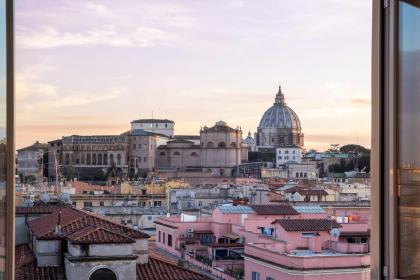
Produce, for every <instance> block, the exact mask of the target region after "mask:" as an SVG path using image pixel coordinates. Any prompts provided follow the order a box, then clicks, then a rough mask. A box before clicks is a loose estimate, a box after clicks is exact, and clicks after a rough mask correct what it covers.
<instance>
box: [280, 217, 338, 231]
mask: <svg viewBox="0 0 420 280" xmlns="http://www.w3.org/2000/svg"><path fill="white" fill-rule="evenodd" d="M275 223H278V224H280V226H281V227H282V228H284V230H286V231H329V230H331V229H332V228H339V227H341V225H340V224H339V223H337V222H336V221H334V220H328V219H296V220H294V219H277V220H275V221H274V222H272V224H275Z"/></svg>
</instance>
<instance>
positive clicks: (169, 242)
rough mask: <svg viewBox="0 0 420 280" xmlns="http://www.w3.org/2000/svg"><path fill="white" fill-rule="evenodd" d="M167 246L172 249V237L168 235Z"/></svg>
mask: <svg viewBox="0 0 420 280" xmlns="http://www.w3.org/2000/svg"><path fill="white" fill-rule="evenodd" d="M168 246H169V247H172V235H171V234H168Z"/></svg>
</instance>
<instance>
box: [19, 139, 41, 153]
mask: <svg viewBox="0 0 420 280" xmlns="http://www.w3.org/2000/svg"><path fill="white" fill-rule="evenodd" d="M48 147H49V145H48V144H46V143H39V142H38V141H37V142H35V143H34V144H32V145H30V146H28V147H25V148H22V149H19V150H17V151H18V152H19V151H39V150H44V151H46V150H48Z"/></svg>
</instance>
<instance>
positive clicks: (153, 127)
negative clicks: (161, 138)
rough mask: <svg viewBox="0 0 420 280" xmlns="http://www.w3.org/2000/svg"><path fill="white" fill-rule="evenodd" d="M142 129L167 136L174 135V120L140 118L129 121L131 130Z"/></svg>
mask: <svg viewBox="0 0 420 280" xmlns="http://www.w3.org/2000/svg"><path fill="white" fill-rule="evenodd" d="M135 129H142V130H144V131H147V132H153V133H158V134H163V135H166V136H168V137H172V136H173V135H174V130H175V122H174V121H171V120H168V119H140V120H134V121H132V122H131V130H135Z"/></svg>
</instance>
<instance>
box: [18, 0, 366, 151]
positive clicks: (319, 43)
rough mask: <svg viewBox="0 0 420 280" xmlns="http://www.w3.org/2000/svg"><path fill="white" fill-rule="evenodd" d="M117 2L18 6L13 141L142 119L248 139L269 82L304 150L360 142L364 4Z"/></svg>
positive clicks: (269, 94)
mask: <svg viewBox="0 0 420 280" xmlns="http://www.w3.org/2000/svg"><path fill="white" fill-rule="evenodd" d="M311 3H312V2H311ZM124 4H125V5H122V4H121V2H114V1H100V2H99V1H96V2H95V1H43V2H42V3H36V4H35V3H33V2H32V1H19V2H18V3H17V5H16V48H17V49H16V64H17V65H16V66H17V75H16V80H17V84H16V89H17V101H16V102H17V112H16V115H17V148H21V147H24V146H27V145H30V144H32V143H33V142H35V141H37V140H39V141H41V142H45V141H50V140H54V139H57V138H61V136H64V135H71V134H80V135H94V134H119V133H122V132H125V131H127V130H129V123H130V121H132V120H134V119H139V118H150V117H152V115H153V117H155V118H168V119H171V120H174V121H175V123H176V128H175V129H176V130H175V132H176V134H198V132H199V130H200V127H201V126H204V125H207V126H211V125H213V124H214V123H215V122H216V121H219V120H224V121H226V122H227V123H228V124H229V125H230V126H232V127H237V126H241V127H242V130H243V132H244V134H245V135H246V134H247V133H248V131H251V132H252V133H254V132H255V131H256V128H257V126H258V123H259V121H260V119H261V116H262V115H263V113H264V112H265V110H266V109H267V108H268V107H270V106H271V105H272V103H273V101H274V97H275V94H276V92H277V89H278V85H279V84H281V85H282V88H283V91H284V93H285V97H286V100H287V103H288V105H289V106H290V107H291V108H293V109H294V110H295V112H296V113H297V114H298V115H299V117H300V119H301V122H302V131H303V133H304V134H305V146H306V147H307V148H316V149H319V150H323V149H326V148H328V147H329V144H331V143H339V144H347V143H357V144H361V145H364V146H367V147H369V146H370V58H369V57H370V35H371V34H370V29H369V28H366V24H367V25H370V20H371V18H370V16H371V11H370V9H371V7H370V3H366V2H365V1H353V2H351V3H349V2H340V1H333V0H324V1H316V3H315V1H314V2H313V3H312V4H311V5H307V2H306V3H305V1H295V2H294V3H293V4H291V3H289V2H284V3H278V1H268V2H265V3H264V6H263V7H262V6H261V5H258V4H257V3H253V2H250V1H220V2H211V4H209V3H208V2H207V3H204V2H202V3H198V2H190V1H187V2H182V3H180V2H170V3H168V2H162V1H153V2H151V1H126V2H124ZM297 11H298V12H297ZM76 15H77V18H78V20H79V24H77V25H74V18H73V17H74V16H76ZM69 19H70V20H69ZM267 19H269V20H267Z"/></svg>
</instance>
